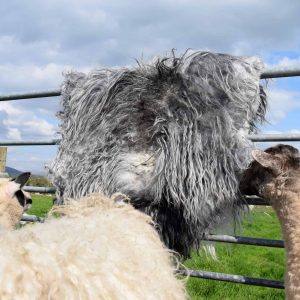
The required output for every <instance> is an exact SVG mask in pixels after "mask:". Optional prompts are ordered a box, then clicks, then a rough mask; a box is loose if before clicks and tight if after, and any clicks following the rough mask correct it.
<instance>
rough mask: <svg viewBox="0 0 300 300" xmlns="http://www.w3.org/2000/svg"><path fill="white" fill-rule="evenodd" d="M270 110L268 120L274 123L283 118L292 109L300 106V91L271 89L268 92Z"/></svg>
mask: <svg viewBox="0 0 300 300" xmlns="http://www.w3.org/2000/svg"><path fill="white" fill-rule="evenodd" d="M268 100H269V110H268V112H267V115H266V119H267V121H269V122H270V123H271V124H272V125H275V124H277V123H278V122H280V121H281V120H283V119H284V118H285V117H286V116H287V114H288V113H289V112H290V111H293V110H294V109H298V108H300V92H292V91H288V90H283V89H271V90H270V91H269V92H268Z"/></svg>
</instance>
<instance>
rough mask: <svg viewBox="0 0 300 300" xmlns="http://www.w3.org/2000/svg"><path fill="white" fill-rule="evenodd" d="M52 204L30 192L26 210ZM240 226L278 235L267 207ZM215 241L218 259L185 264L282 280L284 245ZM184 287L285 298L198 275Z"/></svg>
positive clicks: (207, 293) (252, 233)
mask: <svg viewBox="0 0 300 300" xmlns="http://www.w3.org/2000/svg"><path fill="white" fill-rule="evenodd" d="M51 206H52V197H51V196H42V195H33V205H32V208H31V209H30V210H29V211H28V213H29V214H35V215H38V216H45V214H47V212H48V210H49V209H50V208H51ZM242 228H243V231H242V235H243V236H249V237H261V238H271V239H280V238H281V237H280V228H279V224H278V220H277V218H276V216H275V213H274V212H273V210H272V209H271V208H269V207H256V208H255V209H254V210H253V212H252V217H251V219H250V220H245V221H244V222H243V226H242ZM216 245H217V254H218V261H213V260H212V259H209V258H207V257H206V256H205V254H204V253H200V255H198V254H196V253H195V254H193V256H192V258H191V259H189V260H187V261H185V263H184V264H185V266H187V267H188V268H191V269H201V270H207V271H214V272H222V273H231V274H238V275H245V276H252V277H260V278H269V279H276V280H283V277H284V259H285V258H284V250H283V249H278V248H268V247H258V246H242V245H229V244H221V243H217V244H216ZM187 289H188V292H189V295H190V296H191V299H197V300H198V299H199V300H202V299H211V300H217V299H218V300H219V299H222V300H229V299H230V300H231V299H238V300H244V299H245V300H246V299H249V300H256V299H270V300H271V299H272V300H275V299H284V291H283V290H278V289H271V288H263V287H256V286H248V285H241V284H234V283H225V282H218V281H212V280H206V279H197V278H189V279H188V281H187Z"/></svg>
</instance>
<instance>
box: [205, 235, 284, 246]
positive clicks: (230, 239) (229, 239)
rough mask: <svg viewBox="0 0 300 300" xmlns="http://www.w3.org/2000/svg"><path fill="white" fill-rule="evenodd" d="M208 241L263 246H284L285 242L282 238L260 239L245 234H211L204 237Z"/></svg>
mask: <svg viewBox="0 0 300 300" xmlns="http://www.w3.org/2000/svg"><path fill="white" fill-rule="evenodd" d="M204 240H206V241H211V242H221V243H230V244H240V245H251V246H263V247H274V248H284V243H283V241H281V240H271V239H259V238H252V237H245V236H230V235H222V234H210V235H208V236H207V237H205V238H204Z"/></svg>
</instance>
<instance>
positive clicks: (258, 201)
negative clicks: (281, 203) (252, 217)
mask: <svg viewBox="0 0 300 300" xmlns="http://www.w3.org/2000/svg"><path fill="white" fill-rule="evenodd" d="M246 202H247V204H248V205H262V206H270V203H268V202H266V200H264V199H263V198H260V197H258V196H246Z"/></svg>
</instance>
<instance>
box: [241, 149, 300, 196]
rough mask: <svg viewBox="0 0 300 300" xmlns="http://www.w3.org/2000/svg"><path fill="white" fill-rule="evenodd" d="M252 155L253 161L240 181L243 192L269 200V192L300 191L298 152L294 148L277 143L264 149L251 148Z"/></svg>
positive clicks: (299, 156) (299, 155)
mask: <svg viewBox="0 0 300 300" xmlns="http://www.w3.org/2000/svg"><path fill="white" fill-rule="evenodd" d="M252 156H253V158H254V161H253V162H252V163H251V164H250V165H249V168H248V169H247V170H246V171H245V172H244V174H243V177H242V180H241V183H240V189H241V191H242V192H243V193H244V194H246V195H258V196H261V197H265V198H266V200H271V196H272V195H271V194H274V193H276V192H278V191H281V192H282V191H283V190H290V191H294V190H295V189H296V190H297V189H298V191H300V154H299V151H298V150H297V149H296V148H294V147H292V146H289V145H282V144H279V145H277V146H274V147H270V148H268V149H266V150H265V151H262V150H253V151H252Z"/></svg>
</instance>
